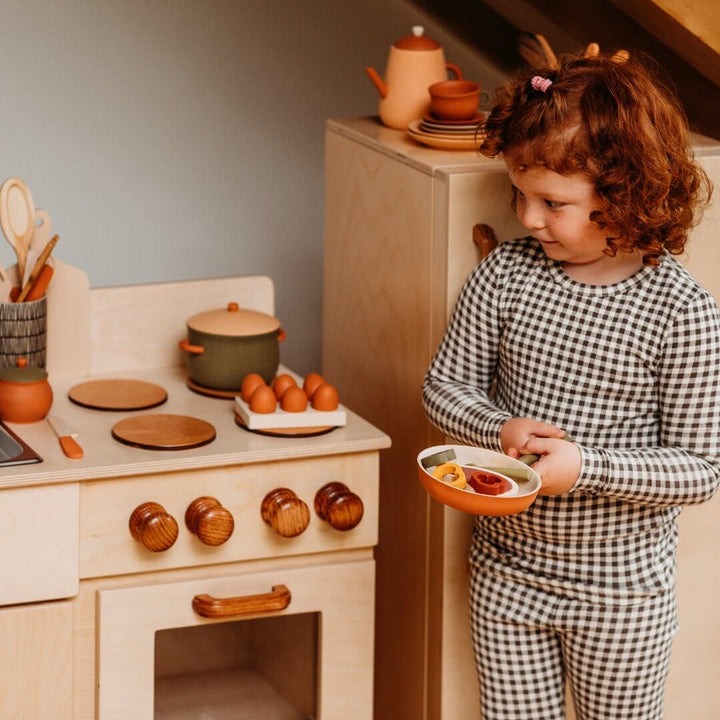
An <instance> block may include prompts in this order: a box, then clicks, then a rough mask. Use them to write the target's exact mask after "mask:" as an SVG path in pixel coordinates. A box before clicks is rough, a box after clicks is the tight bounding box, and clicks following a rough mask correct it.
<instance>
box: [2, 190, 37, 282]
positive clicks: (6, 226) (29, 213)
mask: <svg viewBox="0 0 720 720" xmlns="http://www.w3.org/2000/svg"><path fill="white" fill-rule="evenodd" d="M0 226H2V231H3V233H4V234H5V237H6V238H7V241H8V242H9V243H10V245H11V246H12V248H13V249H14V250H15V255H16V256H17V260H18V277H19V278H21V282H22V278H23V276H24V273H25V263H26V261H27V254H28V248H29V247H30V242H31V241H32V237H33V233H34V232H35V205H34V204H33V200H32V195H31V194H30V190H29V188H28V186H27V185H26V184H25V183H24V182H23V181H22V180H20V179H18V178H14V177H13V178H8V179H7V180H6V181H5V182H4V183H3V184H2V187H0Z"/></svg>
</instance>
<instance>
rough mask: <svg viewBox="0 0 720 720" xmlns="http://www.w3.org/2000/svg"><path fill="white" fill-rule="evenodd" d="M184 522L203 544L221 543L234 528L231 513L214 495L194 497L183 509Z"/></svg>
mask: <svg viewBox="0 0 720 720" xmlns="http://www.w3.org/2000/svg"><path fill="white" fill-rule="evenodd" d="M185 524H186V525H187V527H188V530H190V532H191V533H194V534H195V535H197V536H198V539H199V540H200V542H202V543H204V544H205V545H222V544H223V543H224V542H227V540H228V539H229V538H230V536H231V535H232V534H233V530H234V529H235V520H234V519H233V516H232V513H231V512H230V511H229V510H228V509H227V508H224V507H223V506H222V505H221V504H220V502H219V501H218V500H216V499H215V498H214V497H208V496H206V495H204V496H202V497H199V498H195V500H193V501H192V502H191V503H190V504H189V505H188V508H187V510H186V511H185Z"/></svg>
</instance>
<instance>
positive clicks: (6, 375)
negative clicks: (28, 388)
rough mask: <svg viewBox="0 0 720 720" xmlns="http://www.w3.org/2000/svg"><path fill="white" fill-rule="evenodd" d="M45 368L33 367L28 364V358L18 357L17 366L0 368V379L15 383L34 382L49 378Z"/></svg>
mask: <svg viewBox="0 0 720 720" xmlns="http://www.w3.org/2000/svg"><path fill="white" fill-rule="evenodd" d="M47 376H48V374H47V371H46V370H45V369H44V368H39V367H32V366H30V365H28V364H27V358H24V357H21V358H18V359H17V361H16V363H15V367H6V368H0V380H2V381H3V382H14V383H33V382H41V381H43V380H46V379H47Z"/></svg>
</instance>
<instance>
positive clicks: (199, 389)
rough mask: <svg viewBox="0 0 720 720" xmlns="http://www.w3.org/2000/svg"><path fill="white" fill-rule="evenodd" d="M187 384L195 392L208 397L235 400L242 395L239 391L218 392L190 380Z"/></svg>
mask: <svg viewBox="0 0 720 720" xmlns="http://www.w3.org/2000/svg"><path fill="white" fill-rule="evenodd" d="M185 382H186V384H187V386H188V387H189V388H190V389H191V390H192V391H193V392H196V393H199V394H200V395H207V396H208V397H215V398H222V399H224V400H234V399H235V398H236V397H237V396H238V395H239V394H240V391H239V390H216V389H215V388H209V387H205V385H200V384H199V383H196V382H195V381H194V380H191V379H190V378H188V379H187V380H186V381H185Z"/></svg>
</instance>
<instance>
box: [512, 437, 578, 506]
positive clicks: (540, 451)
mask: <svg viewBox="0 0 720 720" xmlns="http://www.w3.org/2000/svg"><path fill="white" fill-rule="evenodd" d="M528 453H531V454H533V455H540V459H539V460H538V461H537V462H535V463H533V464H532V465H531V467H532V469H533V470H534V471H535V472H536V473H537V474H538V475H539V476H540V477H541V478H542V487H541V488H540V495H562V494H563V493H566V492H568V491H569V490H571V489H572V487H573V485H575V483H576V482H577V480H578V478H579V477H580V470H581V469H582V457H581V455H580V448H578V446H577V445H576V444H575V443H573V442H570V441H569V440H558V439H556V438H542V437H534V438H531V439H530V440H528V441H527V442H526V443H525V444H524V445H523V446H521V447H520V448H518V449H515V448H510V450H509V453H508V454H509V455H511V456H512V457H519V455H525V454H528Z"/></svg>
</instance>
